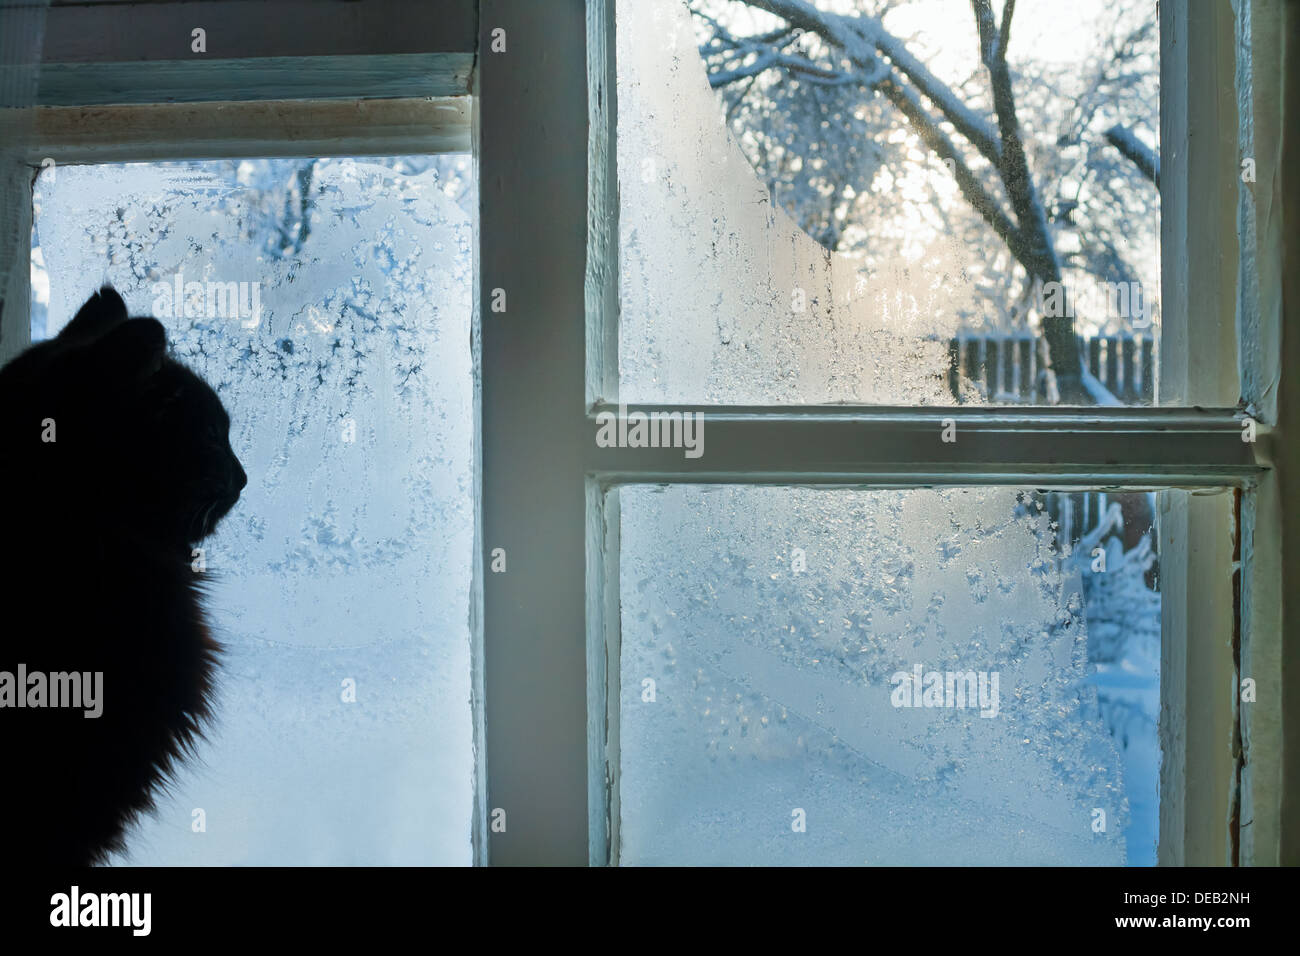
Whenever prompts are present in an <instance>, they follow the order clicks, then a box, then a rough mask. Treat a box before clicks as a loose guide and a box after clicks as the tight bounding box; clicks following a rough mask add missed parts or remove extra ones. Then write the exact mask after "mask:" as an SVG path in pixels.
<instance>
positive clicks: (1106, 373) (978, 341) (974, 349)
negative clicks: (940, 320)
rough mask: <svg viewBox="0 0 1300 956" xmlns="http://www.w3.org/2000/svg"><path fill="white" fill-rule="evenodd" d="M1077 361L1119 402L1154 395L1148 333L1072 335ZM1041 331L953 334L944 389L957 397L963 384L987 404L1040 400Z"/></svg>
mask: <svg viewBox="0 0 1300 956" xmlns="http://www.w3.org/2000/svg"><path fill="white" fill-rule="evenodd" d="M1078 341H1079V354H1080V356H1081V357H1082V358H1083V364H1084V365H1085V366H1086V367H1087V369H1088V370H1089V371H1090V372H1092V374H1093V376H1095V377H1096V378H1097V380H1098V381H1100V382H1101V383H1102V384H1103V385H1105V386H1106V388H1107V389H1108V390H1109V391H1110V392H1111V394H1112V395H1114V396H1115V397H1116V398H1118V399H1119V400H1120V401H1121V402H1123V403H1124V404H1125V405H1150V404H1151V403H1152V399H1153V397H1154V395H1155V342H1154V340H1153V339H1151V338H1150V337H1149V336H1141V337H1136V336H1127V335H1126V336H1118V335H1097V336H1092V337H1090V338H1087V339H1085V338H1084V337H1083V336H1079V337H1078ZM1043 349H1044V345H1043V342H1042V338H1041V336H1031V335H1014V336H1012V335H1000V336H999V335H986V336H959V337H957V338H954V339H951V340H949V342H948V357H949V362H948V389H949V391H950V392H952V395H953V397H954V398H956V399H957V400H958V401H961V400H962V390H963V383H966V387H970V386H974V387H975V388H976V389H978V390H979V393H980V396H981V398H982V400H983V401H984V402H987V403H990V404H1003V405H1005V404H1026V405H1028V404H1035V403H1042V402H1043V400H1044V391H1043V382H1042V375H1041V371H1042V368H1041V365H1042V359H1041V358H1040V356H1041V355H1042V352H1043Z"/></svg>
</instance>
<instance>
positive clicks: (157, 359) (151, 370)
mask: <svg viewBox="0 0 1300 956" xmlns="http://www.w3.org/2000/svg"><path fill="white" fill-rule="evenodd" d="M93 354H94V355H95V357H96V360H97V361H98V362H99V363H100V366H101V368H104V369H107V370H110V371H112V372H113V373H115V374H123V375H126V376H128V377H130V378H134V379H135V380H136V381H143V380H145V379H147V378H150V377H152V376H153V375H154V374H155V373H157V371H158V370H159V369H161V368H162V365H163V360H164V359H165V358H166V357H167V331H166V329H164V328H163V324H162V323H161V322H159V321H158V320H157V319H128V320H127V321H125V322H123V323H122V324H120V325H119V326H117V328H115V329H113V331H112V332H110V333H109V334H108V335H106V336H104V338H103V339H102V340H101V341H100V342H99V343H97V344H96V346H95V350H94V353H93Z"/></svg>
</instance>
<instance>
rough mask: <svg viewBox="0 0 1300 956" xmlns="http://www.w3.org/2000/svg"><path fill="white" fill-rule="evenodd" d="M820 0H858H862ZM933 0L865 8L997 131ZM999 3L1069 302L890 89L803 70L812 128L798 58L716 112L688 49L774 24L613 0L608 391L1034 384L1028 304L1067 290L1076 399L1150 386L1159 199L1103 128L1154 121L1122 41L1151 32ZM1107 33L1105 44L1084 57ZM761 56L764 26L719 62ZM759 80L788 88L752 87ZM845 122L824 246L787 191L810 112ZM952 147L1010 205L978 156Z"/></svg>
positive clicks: (747, 13) (966, 11)
mask: <svg viewBox="0 0 1300 956" xmlns="http://www.w3.org/2000/svg"><path fill="white" fill-rule="evenodd" d="M816 6H818V7H819V8H821V9H826V10H832V9H833V10H836V11H841V12H850V13H857V12H861V8H860V7H859V6H857V5H844V4H817V5H816ZM950 6H952V4H950V3H948V2H946V0H945V2H943V3H936V2H935V0H912V2H910V3H903V4H892V5H889V9H888V10H887V11H886V13H885V14H884V19H883V23H884V25H885V26H886V27H891V26H892V28H893V29H895V30H897V31H899V32H898V34H897V35H898V36H900V37H903V38H905V40H906V44H907V47H908V49H909V51H911V52H912V53H913V54H914V55H915V56H917V57H918V58H919V59H920V60H921V62H923V63H924V64H925V65H926V66H927V67H928V68H929V69H930V70H931V71H932V73H933V75H934V76H936V77H938V78H939V80H940V81H942V82H945V83H947V84H949V86H950V87H951V88H952V89H954V90H955V91H956V94H955V95H956V97H957V98H958V99H961V100H964V101H965V102H966V103H967V105H968V107H969V108H970V110H971V111H972V115H978V116H979V117H981V118H982V120H983V121H984V122H986V123H987V125H988V127H989V128H990V129H991V130H993V131H996V128H997V123H996V119H995V118H994V116H993V113H992V108H991V104H990V103H989V102H988V96H987V94H988V87H989V81H988V77H987V75H986V74H985V73H984V72H982V68H981V66H980V64H979V57H978V49H979V47H978V37H977V31H976V24H975V20H974V16H973V14H972V11H971V8H970V6H969V5H966V6H963V7H961V9H960V10H949V9H948V7H950ZM1132 6H1134V10H1133V11H1129V12H1130V13H1133V15H1134V16H1138V15H1139V14H1140V11H1137V10H1136V4H1134V5H1132ZM692 11H696V12H698V13H703V14H708V15H710V16H711V17H712V18H713V20H710V21H706V20H704V19H703V18H702V17H695V18H693V16H692ZM1016 11H1017V12H1016V26H1015V29H1014V30H1013V31H1012V36H1013V44H1012V48H1011V53H1010V54H1009V56H1010V58H1011V60H1012V61H1013V69H1014V70H1015V71H1016V76H1017V84H1018V85H1017V87H1016V89H1017V95H1018V104H1019V116H1020V121H1021V125H1022V131H1023V132H1024V135H1025V138H1026V150H1027V152H1028V154H1029V162H1030V166H1031V170H1033V172H1034V175H1035V177H1036V181H1037V184H1038V188H1039V192H1040V201H1041V203H1042V205H1043V207H1044V215H1045V216H1046V217H1047V228H1048V229H1049V230H1050V232H1051V235H1052V237H1053V241H1054V242H1055V244H1056V252H1057V256H1058V258H1059V259H1060V261H1061V265H1062V269H1063V270H1064V275H1063V279H1064V288H1065V291H1066V292H1067V293H1068V296H1069V297H1068V299H1059V298H1057V294H1056V293H1055V292H1053V291H1052V289H1051V288H1048V289H1046V290H1044V289H1043V288H1041V287H1035V286H1033V285H1032V284H1030V283H1027V282H1026V281H1025V276H1024V273H1023V272H1022V271H1017V268H1016V265H1015V259H1014V257H1012V256H1011V255H1010V253H1009V251H1008V246H1007V244H1006V243H1004V242H1003V241H1002V240H1000V239H999V238H998V237H997V235H996V234H995V233H994V232H993V231H992V229H991V228H989V227H988V226H987V225H985V224H984V223H983V221H982V220H981V219H980V216H979V215H978V214H977V213H976V212H975V211H974V208H973V207H972V206H971V205H970V204H969V203H968V202H966V200H964V199H963V198H962V195H961V193H960V192H959V190H958V188H957V186H956V184H955V181H954V178H953V176H952V173H951V172H950V170H949V169H948V168H947V167H945V165H944V164H943V163H942V162H941V161H940V160H939V159H938V158H937V157H936V156H935V155H933V154H932V153H931V151H930V150H929V149H928V147H926V145H925V144H924V143H923V142H922V141H921V140H919V139H918V137H917V134H916V132H915V130H914V129H912V128H911V127H909V125H908V123H907V122H906V121H905V120H903V119H902V118H901V115H900V114H898V112H897V110H896V109H895V108H894V107H893V106H891V105H890V104H889V103H888V102H887V101H886V100H885V99H884V98H883V97H880V96H875V97H873V95H872V94H871V93H870V92H868V91H865V90H863V89H862V88H861V85H860V84H850V85H848V86H842V87H840V88H839V91H838V92H837V91H836V90H835V89H834V88H832V87H824V88H822V90H821V91H820V92H819V91H817V90H813V92H814V93H816V94H817V96H818V97H821V99H820V100H818V103H820V102H822V100H825V98H827V97H830V96H832V95H834V96H839V97H840V100H836V101H834V103H833V108H831V109H828V110H827V112H826V114H825V116H826V117H827V118H826V119H825V120H824V121H822V122H821V124H820V128H819V127H818V123H817V120H818V115H815V113H814V110H815V109H816V107H817V105H818V104H817V103H814V102H812V101H811V100H808V101H805V100H802V99H799V98H797V97H791V96H790V95H789V94H788V91H787V92H781V91H782V90H785V89H786V87H788V86H789V83H790V82H795V83H797V82H799V81H800V80H801V79H802V80H803V82H805V84H810V83H813V82H815V80H810V79H809V78H808V77H807V76H804V77H800V76H799V75H797V74H794V75H791V76H790V77H789V78H787V77H786V76H785V75H784V74H782V73H780V71H771V72H769V73H767V74H765V75H764V76H763V77H760V78H759V79H757V80H755V81H752V82H751V83H750V85H748V86H745V85H744V84H742V86H743V88H744V90H745V98H744V99H743V102H741V101H740V100H736V101H734V105H735V106H736V108H735V109H732V108H729V107H728V108H720V107H721V106H722V104H720V102H719V93H717V92H715V91H714V90H712V89H711V88H710V81H709V77H708V73H707V69H706V64H705V61H704V60H703V59H702V58H701V56H700V53H699V48H700V46H701V45H702V44H705V43H707V41H708V38H709V35H710V33H711V29H712V27H711V26H710V24H711V23H713V22H720V23H725V24H727V25H729V26H730V27H731V28H733V29H734V30H735V35H736V36H747V35H749V34H750V33H761V32H764V31H766V30H771V29H772V28H773V25H774V24H776V25H779V24H780V23H781V22H782V21H779V20H776V19H775V18H772V17H770V16H767V17H766V18H765V15H764V14H762V13H761V12H756V11H755V9H754V8H753V7H749V6H747V5H744V4H738V3H735V2H729V0H692V2H691V3H690V4H689V8H688V6H687V5H685V4H682V3H680V2H677V0H634V2H629V0H620V2H619V3H618V4H617V44H616V48H617V49H616V55H617V83H618V136H617V147H618V148H617V164H618V183H619V191H620V235H619V240H620V250H619V270H620V310H621V311H620V332H619V340H618V344H619V357H618V358H619V361H618V365H619V372H620V383H619V398H620V400H621V401H627V402H645V403H721V404H739V405H746V404H758V405H762V404H787V403H791V404H804V403H808V404H815V403H837V402H851V403H865V404H883V405H952V404H1040V403H1045V402H1051V401H1053V400H1054V399H1055V390H1054V386H1053V385H1049V384H1048V380H1047V378H1046V376H1045V374H1044V369H1045V368H1046V367H1047V363H1046V358H1047V355H1048V350H1047V348H1046V340H1045V339H1044V337H1043V334H1042V329H1041V326H1040V325H1039V316H1040V315H1041V313H1042V312H1044V311H1045V310H1049V309H1054V308H1055V309H1058V310H1063V309H1065V308H1068V309H1069V310H1071V311H1072V312H1073V313H1074V314H1075V316H1076V318H1075V332H1076V333H1077V345H1078V348H1079V350H1080V353H1081V356H1082V364H1083V367H1084V369H1085V376H1084V383H1083V384H1084V388H1085V389H1086V390H1087V392H1088V398H1087V399H1085V401H1088V402H1096V403H1098V404H1130V405H1131V404H1151V403H1153V402H1154V401H1155V370H1156V366H1157V364H1158V354H1157V353H1158V340H1159V293H1158V286H1159V251H1158V241H1159V196H1158V192H1157V190H1156V188H1155V186H1154V184H1153V183H1152V182H1150V181H1149V179H1146V178H1144V177H1143V176H1142V174H1141V173H1140V172H1139V171H1138V167H1137V166H1136V165H1134V164H1133V163H1131V162H1130V161H1129V160H1128V159H1126V158H1125V157H1124V155H1123V154H1122V153H1121V152H1120V151H1119V150H1118V148H1117V147H1115V146H1112V145H1110V144H1109V143H1108V141H1107V139H1106V135H1105V127H1106V126H1107V125H1109V124H1110V123H1112V122H1116V123H1118V121H1119V120H1128V121H1130V127H1127V128H1125V130H1124V131H1122V133H1123V136H1124V137H1127V140H1126V142H1129V143H1135V142H1138V138H1137V134H1136V133H1135V132H1134V129H1140V130H1141V132H1142V135H1143V136H1149V135H1154V131H1156V130H1158V126H1159V123H1158V115H1159V113H1158V100H1157V98H1156V97H1155V96H1154V93H1153V92H1152V91H1154V90H1155V89H1156V88H1157V87H1158V57H1157V56H1155V55H1154V54H1150V53H1146V52H1142V55H1141V56H1139V55H1137V53H1136V52H1135V51H1134V50H1133V49H1128V48H1123V42H1128V39H1129V38H1130V36H1133V35H1137V36H1139V37H1140V40H1141V42H1142V43H1144V44H1148V45H1149V44H1150V43H1153V42H1154V39H1153V35H1152V34H1150V32H1149V31H1148V32H1145V33H1144V32H1142V31H1143V29H1144V28H1143V26H1142V24H1138V25H1137V26H1133V27H1132V29H1131V30H1129V29H1128V27H1127V26H1126V28H1125V31H1123V32H1122V36H1121V37H1120V39H1117V40H1115V43H1114V44H1113V46H1114V49H1111V47H1112V44H1111V43H1110V40H1109V37H1110V33H1109V32H1107V31H1108V30H1109V31H1111V32H1115V33H1116V35H1117V36H1119V34H1120V31H1119V30H1118V28H1117V27H1116V22H1117V20H1119V19H1120V16H1119V14H1118V13H1116V11H1114V10H1109V9H1107V8H1106V7H1103V6H1101V5H1096V8H1095V9H1094V8H1093V6H1090V5H1088V4H1082V5H1079V6H1078V9H1075V8H1073V7H1072V8H1071V10H1069V11H1065V12H1064V13H1063V12H1062V11H1061V10H1060V8H1059V5H1057V4H1044V3H1022V4H1018V5H1017V6H1016ZM1063 15H1064V16H1066V19H1067V20H1068V23H1069V24H1072V26H1070V30H1069V37H1070V38H1069V42H1065V41H1063V40H1062V39H1061V36H1060V30H1061V22H1060V21H1061V18H1062V16H1063ZM1090 17H1091V19H1089V18H1090ZM1076 20H1077V21H1079V23H1075V21H1076ZM1085 21H1087V23H1093V21H1096V22H1095V24H1094V26H1095V27H1096V29H1092V28H1085V27H1084V26H1081V24H1083V23H1084V22H1085ZM1152 23H1154V21H1153V20H1152ZM1146 26H1150V24H1147V25H1146ZM1103 28H1105V29H1103ZM777 32H779V31H777ZM1040 41H1041V42H1040ZM1121 41H1123V42H1121ZM806 47H807V44H805V45H804V46H800V47H798V48H797V49H799V50H803V49H805V48H806ZM1145 49H1146V48H1145V47H1142V51H1145ZM1116 50H1119V51H1120V52H1118V53H1117V52H1116ZM1121 53H1123V54H1124V55H1125V56H1127V59H1125V60H1124V61H1123V62H1122V63H1121V62H1119V61H1117V62H1116V63H1114V64H1110V65H1109V66H1108V65H1107V63H1106V62H1103V61H1102V60H1101V59H1098V58H1101V57H1105V56H1108V55H1114V56H1119V55H1120V54H1121ZM762 55H763V50H762V45H761V43H760V44H759V46H758V47H755V48H754V49H753V50H752V51H751V53H750V54H748V56H747V57H741V56H739V55H737V56H736V57H735V59H734V61H733V62H734V63H735V64H739V65H743V64H746V63H749V62H752V61H753V60H754V59H755V58H761V57H762ZM1094 79H1095V80H1096V82H1095V83H1094ZM747 82H749V81H747ZM769 83H770V84H774V85H768V84H769ZM782 83H785V84H786V87H780V84H782ZM1076 87H1077V88H1076ZM774 91H776V92H774ZM846 91H847V92H846ZM1148 92H1151V95H1150V96H1148V95H1147V93H1148ZM778 93H779V94H780V95H782V96H785V97H786V99H785V100H783V101H782V102H781V104H780V105H778V106H770V105H769V104H770V102H772V101H773V100H772V98H773V97H774V96H776V95H777V94H778ZM765 97H766V99H765ZM846 97H854V98H853V99H852V101H851V102H850V101H848V100H846V99H845V98H846ZM729 102H733V101H729ZM777 110H785V111H786V112H785V113H782V114H781V115H776V111H777ZM729 123H730V128H729V125H728V124H729ZM846 123H854V124H856V125H855V127H854V129H855V130H857V129H858V128H859V127H860V128H861V132H862V139H863V142H862V144H860V146H854V148H853V152H852V155H851V160H852V163H853V164H854V168H852V169H850V170H848V171H847V173H846V175H847V176H848V179H849V185H850V186H852V187H853V188H852V189H850V190H845V191H844V196H845V197H847V198H845V199H844V202H845V204H850V203H851V204H852V205H851V210H850V214H848V215H847V216H845V217H844V222H842V223H839V224H837V225H836V227H835V229H834V230H830V231H833V232H834V233H835V235H836V236H837V237H838V238H840V239H843V237H845V236H849V238H850V239H852V240H853V241H844V242H836V243H832V245H834V246H835V248H836V249H837V251H836V252H831V251H830V250H829V249H828V248H827V246H826V245H823V244H821V243H819V241H817V240H815V239H814V238H813V237H812V236H811V235H810V234H809V233H808V232H806V231H805V230H804V228H802V227H801V225H800V224H799V223H798V222H797V221H796V219H795V218H792V215H791V211H792V210H794V209H795V206H797V204H798V203H797V200H798V199H799V196H804V197H805V198H807V197H809V196H811V197H812V199H811V202H813V204H814V205H816V204H822V203H825V202H828V200H826V198H825V197H824V196H822V195H820V194H817V192H816V191H817V189H818V188H820V187H821V186H824V185H825V183H822V182H820V181H818V182H817V183H810V180H809V177H810V175H811V174H810V173H809V172H808V171H809V170H810V169H813V168H814V167H817V168H819V169H820V168H822V166H821V164H823V163H825V162H826V161H827V159H830V158H833V157H829V156H827V154H829V153H830V149H828V148H822V147H825V146H826V144H827V142H828V139H825V138H823V139H819V137H829V136H830V135H831V134H832V133H833V132H834V131H833V130H831V129H830V127H829V126H828V124H835V125H836V126H837V127H838V125H840V124H846ZM873 123H874V125H872V124H873ZM747 124H748V125H747ZM763 124H767V125H768V127H769V128H768V129H767V133H768V135H769V139H768V140H766V141H765V143H766V146H763V147H760V146H756V145H755V141H754V140H753V137H752V135H751V134H752V133H753V132H754V128H755V126H756V125H763ZM1081 130H1082V131H1084V132H1085V133H1086V136H1083V137H1082V138H1081V134H1080V131H1081ZM949 132H951V131H950V130H949ZM840 135H841V136H842V135H843V134H840ZM855 135H856V133H855ZM738 136H739V137H740V139H737V137H738ZM747 137H748V141H746V138H747ZM1138 145H1139V147H1141V145H1142V144H1141V143H1139V144H1138ZM769 146H770V147H771V149H770V150H768V154H770V153H771V152H772V151H776V152H781V153H782V154H783V155H785V156H786V158H787V162H786V165H785V166H784V168H783V172H782V173H781V175H778V174H777V173H776V172H773V171H771V170H769V171H768V173H769V174H770V175H766V176H762V175H758V174H756V171H755V167H754V165H751V160H753V161H754V162H755V163H759V162H760V158H761V156H762V155H765V153H764V149H766V148H767V147H769ZM791 154H797V156H795V158H794V160H789V157H790V155H791ZM823 156H827V158H826V159H823V158H822V157H823ZM971 162H972V168H974V169H975V171H976V172H977V173H978V175H979V176H980V177H982V179H981V181H982V182H984V183H985V185H986V187H987V189H988V190H989V191H990V193H991V194H992V195H993V196H994V197H995V198H996V199H997V200H998V201H999V202H1005V201H1006V198H1005V196H1003V195H1001V193H1000V192H999V188H1000V187H999V186H998V183H997V179H996V176H994V175H993V174H992V173H991V172H990V170H989V169H988V167H987V165H986V164H985V160H984V159H983V158H982V157H979V156H972V158H971ZM792 170H793V172H792ZM1007 210H1008V212H1009V211H1010V207H1007ZM1084 213H1088V214H1089V216H1090V217H1091V218H1087V219H1086V221H1085V217H1084ZM1093 213H1096V215H1092V214H1093ZM822 239H823V241H825V237H824V236H823V237H822Z"/></svg>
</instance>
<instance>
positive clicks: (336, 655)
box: [32, 154, 475, 865]
mask: <svg viewBox="0 0 1300 956" xmlns="http://www.w3.org/2000/svg"><path fill="white" fill-rule="evenodd" d="M474 200H475V194H474V182H473V176H472V168H471V163H470V158H469V157H468V156H465V155H456V154H448V155H443V156H432V157H431V156H407V157H379V158H368V159H354V158H344V159H276V160H223V161H209V162H183V163H161V164H160V163H130V164H115V165H93V166H77V165H64V166H62V167H59V168H58V169H56V170H55V171H54V172H50V171H48V170H47V171H45V172H43V173H42V175H41V176H40V177H39V178H38V179H37V182H36V186H35V210H36V212H35V229H34V230H33V233H34V238H35V243H34V249H33V255H32V258H33V265H34V268H33V282H32V287H33V293H34V295H33V303H32V325H33V329H32V336H33V339H41V338H47V337H51V336H53V335H56V334H57V333H58V331H59V329H58V328H57V327H56V326H55V325H53V324H52V323H53V322H56V321H67V320H68V319H69V318H71V316H72V315H73V314H74V313H75V311H76V309H77V307H78V306H79V304H80V303H81V302H82V301H84V300H85V299H86V298H87V297H88V296H89V295H90V294H92V293H93V291H94V290H95V289H96V288H98V286H99V285H100V284H101V283H102V282H105V281H107V282H110V283H112V284H113V285H114V287H115V288H116V289H117V290H118V291H119V292H120V293H121V294H122V295H123V297H124V298H125V300H126V301H127V303H128V304H129V306H130V307H131V308H132V311H133V312H134V313H138V314H151V315H154V316H155V317H157V318H159V319H160V320H161V321H162V322H163V323H164V325H165V326H166V327H167V330H168V337H169V341H170V344H171V348H172V351H173V353H174V354H176V355H177V356H178V357H179V358H180V359H181V360H182V361H185V362H186V363H188V364H189V365H190V366H191V367H192V368H194V369H195V370H196V371H198V372H199V373H200V374H201V375H202V376H203V377H204V379H205V380H206V381H208V382H209V383H210V384H211V385H212V386H213V387H214V388H216V389H217V391H218V394H219V395H221V397H222V399H223V401H224V403H225V404H226V406H227V408H228V409H229V410H230V411H231V417H232V421H233V424H234V429H233V434H232V438H231V440H232V444H233V445H234V446H235V447H237V448H238V449H239V450H240V452H239V453H240V457H241V460H242V463H243V465H244V468H245V470H246V471H247V472H248V474H249V487H248V488H246V489H245V490H244V493H243V496H242V498H241V505H240V508H239V510H238V512H236V513H235V514H232V515H231V516H230V517H229V518H228V519H227V520H226V521H225V522H223V524H222V526H221V527H220V528H219V530H218V533H217V534H216V535H214V536H213V537H212V538H210V539H208V540H206V541H205V542H204V544H203V546H202V549H201V551H200V553H199V555H198V556H197V557H196V562H197V563H199V564H200V567H199V568H198V570H200V571H201V573H203V574H204V575H205V576H206V577H205V580H206V581H207V582H208V602H209V610H210V617H211V620H212V623H213V627H214V630H215V632H216V634H217V635H218V639H219V640H221V641H222V642H223V644H224V645H225V655H224V658H223V678H222V693H221V698H220V701H219V710H218V714H217V724H216V727H215V729H214V731H213V732H212V733H211V734H210V735H209V739H208V740H207V741H205V742H204V744H203V745H202V746H201V747H200V749H199V752H198V755H197V756H198V759H197V760H196V761H195V762H194V764H193V765H188V766H186V768H185V769H184V771H183V772H182V773H181V774H179V775H178V783H177V786H176V787H174V788H173V790H172V792H171V793H170V794H169V795H168V797H167V799H166V801H165V802H164V804H163V806H161V807H160V809H159V811H158V813H157V814H155V815H154V816H152V817H150V818H148V819H147V821H146V823H145V825H144V826H143V827H142V828H141V831H140V832H138V833H136V834H135V835H134V836H133V838H132V839H131V840H130V841H129V846H130V850H131V852H130V853H129V855H128V856H126V857H125V860H124V862H127V863H132V864H164V865H166V864H227V865H249V864H270V865H274V864H281V865H283V864H295V865H302V864H335V865H338V864H388V863H407V864H415V863H439V864H465V863H468V862H469V860H470V852H471V847H470V829H471V817H472V806H473V800H472V797H473V779H474V773H473V731H472V727H473V725H472V720H471V711H470V641H469V588H470V576H471V567H472V561H471V554H472V549H473V519H472V515H473V512H472V508H471V498H470V496H469V495H468V494H467V493H466V489H467V488H468V486H469V483H470V479H471V474H472V463H473V441H472V429H471V424H472V415H471V411H472V408H473V399H472V385H473V380H472V376H471V356H470V349H469V342H470V336H469V332H470V318H471V313H472V308H471V298H472V294H471V277H472V265H471V250H472V246H473V218H472V217H473V209H474ZM38 264H39V267H38ZM34 491H37V492H39V489H34Z"/></svg>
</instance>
